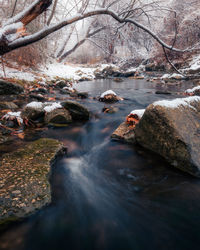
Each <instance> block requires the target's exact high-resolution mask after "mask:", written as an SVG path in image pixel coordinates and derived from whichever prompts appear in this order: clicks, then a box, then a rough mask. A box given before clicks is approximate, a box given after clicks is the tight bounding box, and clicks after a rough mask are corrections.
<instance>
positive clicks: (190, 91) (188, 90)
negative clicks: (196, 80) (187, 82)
mask: <svg viewBox="0 0 200 250" xmlns="http://www.w3.org/2000/svg"><path fill="white" fill-rule="evenodd" d="M196 90H200V86H197V87H194V88H192V89H186V91H185V93H189V94H190V93H194V92H195V91H196Z"/></svg>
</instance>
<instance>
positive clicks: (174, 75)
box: [161, 73, 184, 79]
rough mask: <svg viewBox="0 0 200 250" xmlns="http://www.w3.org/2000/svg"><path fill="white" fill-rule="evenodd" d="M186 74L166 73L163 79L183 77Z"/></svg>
mask: <svg viewBox="0 0 200 250" xmlns="http://www.w3.org/2000/svg"><path fill="white" fill-rule="evenodd" d="M183 78H184V76H182V75H181V74H176V73H173V74H172V75H170V74H164V75H163V76H162V77H161V79H183Z"/></svg>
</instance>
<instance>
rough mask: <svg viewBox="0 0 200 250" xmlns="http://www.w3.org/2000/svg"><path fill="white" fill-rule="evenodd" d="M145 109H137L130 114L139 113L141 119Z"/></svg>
mask: <svg viewBox="0 0 200 250" xmlns="http://www.w3.org/2000/svg"><path fill="white" fill-rule="evenodd" d="M144 112H145V109H135V110H133V111H131V113H130V114H129V115H137V116H138V117H139V119H141V118H142V116H143V115H144Z"/></svg>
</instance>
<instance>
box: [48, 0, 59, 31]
mask: <svg viewBox="0 0 200 250" xmlns="http://www.w3.org/2000/svg"><path fill="white" fill-rule="evenodd" d="M57 3H58V0H55V1H54V5H53V9H52V11H51V15H50V16H49V19H48V21H47V25H48V26H49V24H50V23H51V21H52V19H53V16H54V14H55V10H56V6H57Z"/></svg>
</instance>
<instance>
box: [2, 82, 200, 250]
mask: <svg viewBox="0 0 200 250" xmlns="http://www.w3.org/2000/svg"><path fill="white" fill-rule="evenodd" d="M186 85H187V87H188V86H189V87H191V86H192V84H190V83H187V84H186V83H183V84H182V85H173V86H171V85H166V86H163V87H162V88H161V87H160V85H159V84H157V85H156V84H155V83H150V82H146V81H145V80H138V81H137V80H126V81H124V82H122V83H115V82H113V81H111V80H104V81H96V82H84V83H79V84H78V85H77V88H78V89H79V90H80V91H88V92H89V93H90V95H91V96H97V95H99V94H100V93H101V92H103V91H105V90H108V89H112V90H114V91H115V92H116V93H117V94H118V95H120V96H122V97H123V98H125V100H124V101H123V102H121V103H117V104H114V105H113V106H115V107H118V108H119V111H118V112H117V113H115V114H104V113H102V112H101V111H102V108H103V107H104V104H103V103H99V102H98V101H96V100H93V99H86V100H82V101H81V102H82V103H83V104H84V105H86V106H87V107H88V108H89V109H90V110H91V111H92V112H93V114H94V115H93V117H92V119H91V120H90V121H89V122H87V123H85V124H75V125H72V126H69V127H67V128H59V129H54V128H49V129H48V130H45V131H43V132H39V133H38V134H37V135H36V137H52V138H56V139H59V140H62V141H63V142H64V144H65V145H66V146H67V147H68V149H69V152H68V155H67V157H65V158H62V159H60V160H59V161H57V163H56V164H55V165H54V166H53V173H52V176H51V184H52V197H53V202H52V204H51V205H50V206H49V207H47V208H45V209H43V210H42V211H40V212H38V213H37V214H36V215H34V216H31V217H30V218H29V219H27V220H25V221H23V222H21V223H17V224H16V225H13V226H12V227H10V228H8V230H7V231H5V232H3V233H2V235H1V236H0V249H7V250H8V249H16V250H18V249H19V250H22V249H23V250H36V249H37V250H40V249H42V250H43V249H44V250H46V249H48V250H54V249H58V250H60V249H69V250H75V249H77V250H96V249H99V250H118V249H121V250H146V249H148V250H151V249H152V250H157V249H159V250H160V249H163V250H179V249H180V250H186V249H199V243H200V181H199V180H198V179H196V178H193V177H191V176H189V175H187V174H184V173H182V172H180V171H178V170H174V169H173V168H172V167H170V166H169V165H168V164H167V163H166V162H165V161H164V160H163V159H162V158H160V157H158V156H156V155H154V154H152V153H151V152H148V151H146V150H143V149H142V148H140V147H139V146H137V147H136V146H131V145H127V144H123V143H119V142H115V141H111V139H110V135H111V134H112V132H113V131H114V130H115V128H117V126H118V125H119V124H120V123H121V122H122V121H123V120H124V119H125V116H126V115H127V114H128V113H129V112H130V111H131V110H133V109H139V108H145V107H146V106H147V105H148V104H150V103H152V102H153V101H155V100H158V99H163V98H174V97H175V96H176V94H174V95H166V96H160V95H155V94H154V93H155V90H170V91H173V92H177V91H181V90H184V89H186V88H187V87H186ZM29 139H30V138H29V135H28V134H27V140H29Z"/></svg>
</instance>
